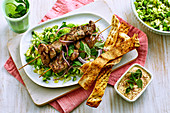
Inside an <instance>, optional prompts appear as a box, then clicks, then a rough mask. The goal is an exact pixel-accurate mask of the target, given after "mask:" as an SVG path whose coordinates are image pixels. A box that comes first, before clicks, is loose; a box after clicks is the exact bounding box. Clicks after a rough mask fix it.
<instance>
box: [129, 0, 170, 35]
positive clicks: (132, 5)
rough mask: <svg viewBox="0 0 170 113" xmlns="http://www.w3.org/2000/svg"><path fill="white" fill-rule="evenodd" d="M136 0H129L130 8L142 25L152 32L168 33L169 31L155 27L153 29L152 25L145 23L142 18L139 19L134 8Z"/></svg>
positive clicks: (169, 33)
mask: <svg viewBox="0 0 170 113" xmlns="http://www.w3.org/2000/svg"><path fill="white" fill-rule="evenodd" d="M135 1H136V0H131V8H132V10H133V12H134V14H135V16H136V18H137V19H138V20H139V21H140V22H141V23H142V25H143V26H144V27H145V28H147V29H148V30H149V31H152V32H153V33H156V34H159V35H170V31H160V30H157V29H154V28H153V27H151V26H149V25H147V24H146V23H145V22H144V21H143V20H141V19H140V18H139V16H138V13H137V12H136V8H135V4H134V2H135Z"/></svg>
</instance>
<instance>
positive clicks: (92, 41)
mask: <svg viewBox="0 0 170 113" xmlns="http://www.w3.org/2000/svg"><path fill="white" fill-rule="evenodd" d="M96 41H97V38H96V36H93V35H92V36H87V37H85V42H86V43H87V45H88V46H89V48H90V49H91V48H93V46H94V44H95V43H96Z"/></svg>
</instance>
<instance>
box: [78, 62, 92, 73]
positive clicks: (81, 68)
mask: <svg viewBox="0 0 170 113" xmlns="http://www.w3.org/2000/svg"><path fill="white" fill-rule="evenodd" d="M90 65H91V62H88V63H85V64H83V65H82V66H81V67H80V70H81V71H82V72H83V73H85V72H86V70H87V69H88V68H89V66H90Z"/></svg>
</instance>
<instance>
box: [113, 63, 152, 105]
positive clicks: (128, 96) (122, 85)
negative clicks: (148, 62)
mask: <svg viewBox="0 0 170 113" xmlns="http://www.w3.org/2000/svg"><path fill="white" fill-rule="evenodd" d="M152 79H153V76H152V74H151V73H150V72H149V71H148V70H147V69H146V68H144V67H142V66H141V65H139V64H133V65H132V66H131V67H130V68H129V69H128V70H127V71H126V72H125V73H124V74H123V75H122V76H121V77H120V78H119V80H118V81H117V82H116V84H115V86H114V87H115V90H116V92H117V93H118V94H119V95H120V96H121V97H123V98H124V99H125V100H127V101H129V102H134V101H135V100H136V99H137V98H139V96H140V95H141V94H142V93H143V92H144V91H145V89H146V88H147V86H148V85H149V84H150V82H151V81H152Z"/></svg>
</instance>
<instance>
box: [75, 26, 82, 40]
mask: <svg viewBox="0 0 170 113" xmlns="http://www.w3.org/2000/svg"><path fill="white" fill-rule="evenodd" d="M73 37H75V38H76V40H80V39H82V38H84V37H85V33H84V31H83V30H82V29H79V30H77V31H76V32H75V33H74V35H73Z"/></svg>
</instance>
